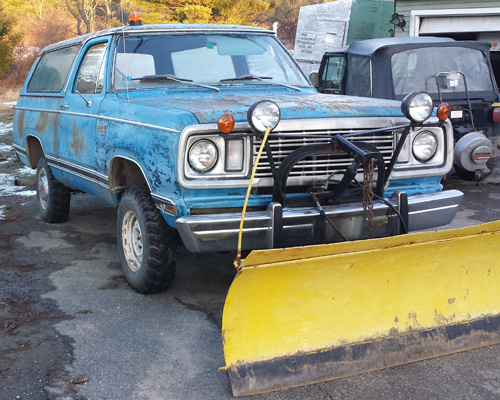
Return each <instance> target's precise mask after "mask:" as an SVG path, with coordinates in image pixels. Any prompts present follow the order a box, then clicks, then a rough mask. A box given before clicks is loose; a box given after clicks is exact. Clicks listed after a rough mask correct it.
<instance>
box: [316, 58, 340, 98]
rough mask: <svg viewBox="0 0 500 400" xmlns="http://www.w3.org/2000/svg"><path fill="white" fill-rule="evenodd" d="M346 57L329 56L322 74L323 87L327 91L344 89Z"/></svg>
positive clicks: (337, 91) (335, 91) (336, 91)
mask: <svg viewBox="0 0 500 400" xmlns="http://www.w3.org/2000/svg"><path fill="white" fill-rule="evenodd" d="M345 64H346V63H345V57H343V56H332V57H330V58H328V61H327V63H326V64H325V68H324V70H323V74H322V76H321V80H322V84H321V87H322V88H324V89H325V92H327V93H328V92H333V93H340V92H342V91H343V90H344V87H343V85H344V74H345Z"/></svg>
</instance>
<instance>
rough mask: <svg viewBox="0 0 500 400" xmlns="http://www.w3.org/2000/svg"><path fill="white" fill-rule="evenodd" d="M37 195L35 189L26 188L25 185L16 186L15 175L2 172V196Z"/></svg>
mask: <svg viewBox="0 0 500 400" xmlns="http://www.w3.org/2000/svg"><path fill="white" fill-rule="evenodd" d="M13 195H16V196H35V195H36V191H35V190H31V189H30V190H26V187H24V186H15V185H14V177H13V176H12V175H10V174H0V197H1V196H13Z"/></svg>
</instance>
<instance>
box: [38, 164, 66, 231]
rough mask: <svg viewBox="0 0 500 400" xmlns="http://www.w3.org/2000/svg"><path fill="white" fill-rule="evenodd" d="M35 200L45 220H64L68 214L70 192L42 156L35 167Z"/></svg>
mask: <svg viewBox="0 0 500 400" xmlns="http://www.w3.org/2000/svg"><path fill="white" fill-rule="evenodd" d="M35 183H36V200H37V203H38V208H39V210H40V215H41V217H42V219H43V220H44V221H45V222H48V223H61V222H66V221H67V220H68V216H69V206H70V200H71V194H70V191H69V188H68V187H67V186H64V185H63V184H62V183H60V182H58V181H57V180H56V179H55V178H54V175H53V174H52V171H51V170H50V167H49V165H48V164H47V160H46V159H45V157H44V156H41V157H40V158H39V159H38V164H37V167H36V181H35Z"/></svg>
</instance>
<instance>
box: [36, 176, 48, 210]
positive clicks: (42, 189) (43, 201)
mask: <svg viewBox="0 0 500 400" xmlns="http://www.w3.org/2000/svg"><path fill="white" fill-rule="evenodd" d="M37 189H38V199H39V201H40V206H41V207H42V208H43V209H44V210H46V209H47V205H48V203H49V180H48V177H47V171H46V170H45V168H41V169H40V172H39V174H38V181H37Z"/></svg>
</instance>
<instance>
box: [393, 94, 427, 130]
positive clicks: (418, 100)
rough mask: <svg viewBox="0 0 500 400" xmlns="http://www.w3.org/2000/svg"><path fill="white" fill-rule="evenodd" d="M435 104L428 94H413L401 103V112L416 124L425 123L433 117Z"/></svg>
mask: <svg viewBox="0 0 500 400" xmlns="http://www.w3.org/2000/svg"><path fill="white" fill-rule="evenodd" d="M433 109H434V103H433V101H432V97H431V96H430V95H429V94H428V93H426V92H413V93H410V94H409V95H407V96H406V97H405V98H404V99H403V101H402V102H401V111H403V114H404V115H405V117H406V118H408V119H409V120H410V121H411V122H412V123H414V124H421V123H423V122H425V121H426V120H427V119H429V117H430V116H431V115H432V111H433Z"/></svg>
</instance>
